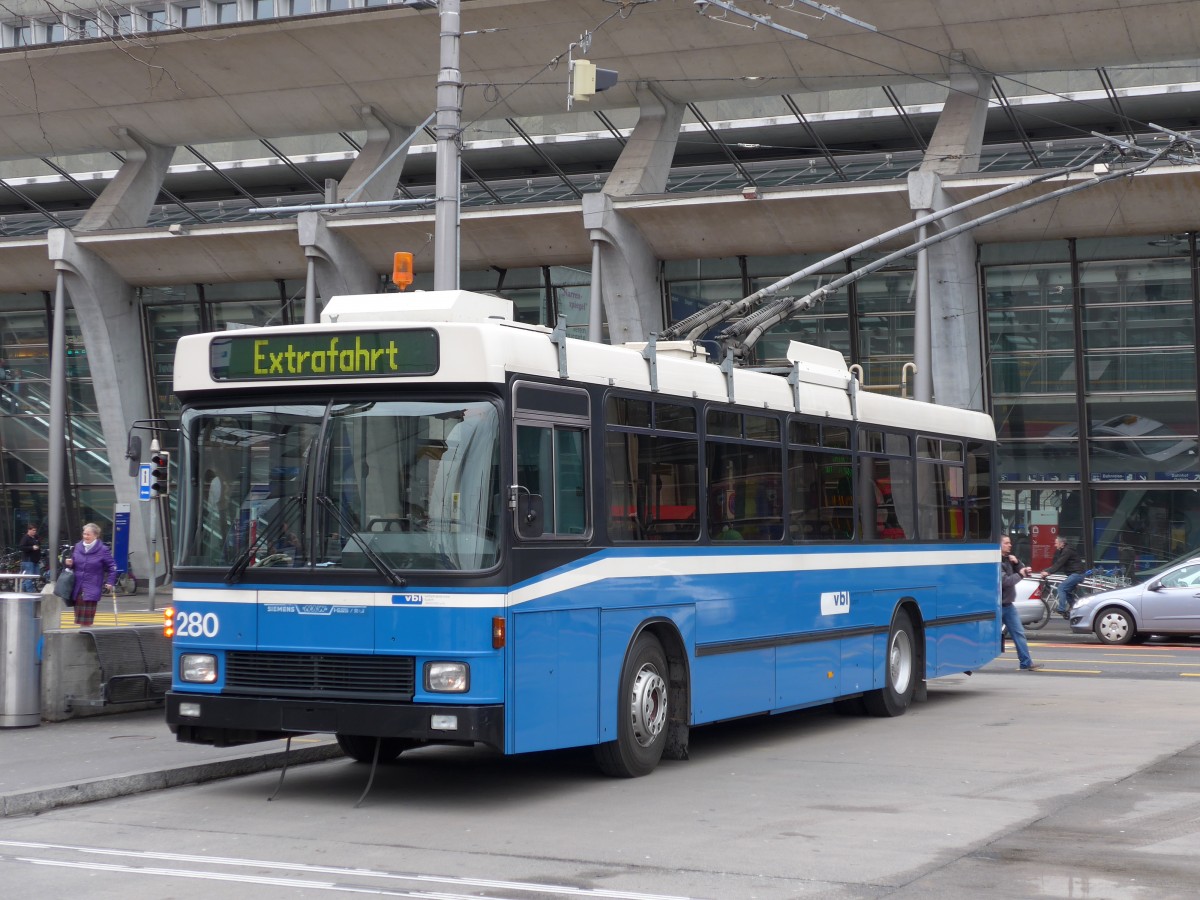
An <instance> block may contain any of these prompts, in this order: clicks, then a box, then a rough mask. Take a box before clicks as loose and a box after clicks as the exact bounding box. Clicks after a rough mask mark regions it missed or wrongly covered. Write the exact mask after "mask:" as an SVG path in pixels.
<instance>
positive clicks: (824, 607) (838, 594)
mask: <svg viewBox="0 0 1200 900" xmlns="http://www.w3.org/2000/svg"><path fill="white" fill-rule="evenodd" d="M848 612H850V592H849V591H829V592H828V593H824V594H822V595H821V615H823V616H836V615H844V614H846V613H848Z"/></svg>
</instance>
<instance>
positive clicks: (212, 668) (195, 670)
mask: <svg viewBox="0 0 1200 900" xmlns="http://www.w3.org/2000/svg"><path fill="white" fill-rule="evenodd" d="M179 677H180V679H181V680H183V681H190V682H192V683H193V684H212V683H213V682H214V681H216V680H217V658H216V657H215V656H213V655H212V654H211V653H182V654H180V656H179Z"/></svg>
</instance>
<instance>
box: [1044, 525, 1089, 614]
mask: <svg viewBox="0 0 1200 900" xmlns="http://www.w3.org/2000/svg"><path fill="white" fill-rule="evenodd" d="M1064 574H1065V575H1066V576H1067V577H1066V578H1065V579H1064V580H1063V583H1062V584H1060V585H1059V586H1058V614H1059V615H1060V616H1062V617H1063V618H1064V619H1069V618H1070V617H1071V607H1072V606H1074V605H1075V588H1077V587H1079V582H1081V581H1083V563H1082V562H1081V561H1080V559H1079V554H1078V553H1076V552H1075V551H1074V550H1072V549H1071V548H1070V547H1069V546H1068V545H1067V541H1066V539H1065V538H1063V537H1062V536H1059V537H1056V538H1055V539H1054V559H1052V560H1051V561H1050V568H1048V569H1047V570H1046V571H1045V572H1043V573H1042V574H1041V577H1042V578H1045V577H1046V576H1047V575H1064Z"/></svg>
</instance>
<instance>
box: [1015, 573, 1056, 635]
mask: <svg viewBox="0 0 1200 900" xmlns="http://www.w3.org/2000/svg"><path fill="white" fill-rule="evenodd" d="M1016 592H1017V595H1016V598H1015V599H1014V600H1013V604H1014V605H1015V606H1016V607H1017V615H1019V616H1020V617H1021V624H1022V625H1023V626H1025V630H1026V631H1038V630H1039V629H1042V628H1045V627H1046V623H1047V622H1049V621H1050V609H1049V607H1047V606H1046V604H1045V603H1043V602H1042V582H1041V580H1040V579H1037V578H1022V579H1021V580H1020V581H1018V582H1017V586H1016Z"/></svg>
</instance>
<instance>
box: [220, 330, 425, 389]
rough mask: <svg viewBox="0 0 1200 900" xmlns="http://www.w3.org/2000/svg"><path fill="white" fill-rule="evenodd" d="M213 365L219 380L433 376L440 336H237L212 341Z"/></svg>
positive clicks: (363, 333) (349, 333) (395, 332)
mask: <svg viewBox="0 0 1200 900" xmlns="http://www.w3.org/2000/svg"><path fill="white" fill-rule="evenodd" d="M209 361H210V363H211V367H212V377H213V378H214V379H215V380H216V381H258V380H264V381H265V380H275V379H295V378H386V377H395V376H416V375H432V374H434V373H435V372H437V370H438V337H437V332H435V331H433V330H432V329H430V328H414V329H410V330H405V331H399V330H393V331H346V332H339V333H337V334H331V333H329V332H322V333H321V334H273V335H262V334H253V333H249V334H248V333H235V334H231V335H222V336H221V337H218V338H214V339H213V342H212V344H211V346H210V348H209Z"/></svg>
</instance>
